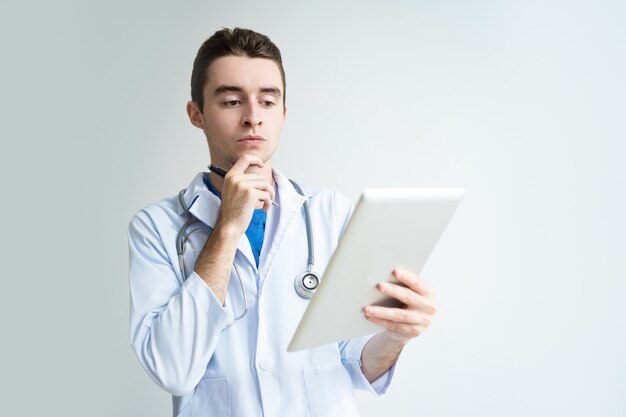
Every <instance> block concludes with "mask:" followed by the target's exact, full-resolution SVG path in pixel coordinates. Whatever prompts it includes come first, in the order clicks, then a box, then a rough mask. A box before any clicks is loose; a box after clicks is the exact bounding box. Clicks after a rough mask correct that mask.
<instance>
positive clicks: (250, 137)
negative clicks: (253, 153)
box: [239, 135, 265, 143]
mask: <svg viewBox="0 0 626 417" xmlns="http://www.w3.org/2000/svg"><path fill="white" fill-rule="evenodd" d="M239 142H245V143H260V142H265V138H263V137H262V136H258V135H248V136H243V137H241V138H240V139H239Z"/></svg>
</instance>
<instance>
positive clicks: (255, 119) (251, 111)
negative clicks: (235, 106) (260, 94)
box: [241, 102, 263, 127]
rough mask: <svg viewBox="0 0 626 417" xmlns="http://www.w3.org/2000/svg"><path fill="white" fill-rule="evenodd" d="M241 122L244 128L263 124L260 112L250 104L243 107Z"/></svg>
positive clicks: (253, 104)
mask: <svg viewBox="0 0 626 417" xmlns="http://www.w3.org/2000/svg"><path fill="white" fill-rule="evenodd" d="M241 122H242V124H243V125H244V126H246V127H256V126H261V125H262V124H263V120H262V119H261V112H259V109H258V108H257V106H256V103H254V102H250V103H248V104H247V105H246V106H245V109H244V112H243V115H242V118H241Z"/></svg>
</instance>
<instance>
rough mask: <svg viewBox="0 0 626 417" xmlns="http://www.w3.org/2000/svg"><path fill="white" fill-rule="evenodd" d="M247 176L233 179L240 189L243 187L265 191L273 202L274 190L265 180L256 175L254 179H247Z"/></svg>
mask: <svg viewBox="0 0 626 417" xmlns="http://www.w3.org/2000/svg"><path fill="white" fill-rule="evenodd" d="M248 175H249V174H244V175H243V176H241V177H234V178H235V181H236V182H237V183H238V184H240V186H241V187H242V188H243V187H247V188H255V189H257V190H260V191H265V192H266V193H268V194H269V195H270V199H271V201H274V198H275V196H276V192H275V190H274V187H273V186H272V185H271V184H269V183H268V182H267V181H266V180H265V177H264V176H256V175H255V176H254V177H248ZM271 201H270V203H271Z"/></svg>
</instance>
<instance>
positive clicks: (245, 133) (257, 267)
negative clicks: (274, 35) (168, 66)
mask: <svg viewBox="0 0 626 417" xmlns="http://www.w3.org/2000/svg"><path fill="white" fill-rule="evenodd" d="M285 91H286V83H285V75H284V70H283V66H282V60H281V55H280V52H279V50H278V48H277V47H276V46H275V45H274V44H273V43H272V42H271V41H270V40H269V38H267V37H266V36H264V35H261V34H259V33H256V32H253V31H250V30H245V29H239V28H237V29H234V30H229V29H224V30H220V31H218V32H216V33H215V34H214V35H213V36H212V37H210V38H209V39H207V40H206V41H205V42H204V44H203V45H202V46H201V48H200V50H199V51H198V55H197V57H196V59H195V62H194V67H193V71H192V82H191V96H192V100H191V101H190V102H188V103H187V113H188V115H189V119H190V121H191V123H192V124H193V125H194V126H196V127H198V128H200V129H202V130H203V132H204V134H205V135H206V138H207V141H208V145H209V151H210V154H211V164H212V165H213V166H216V167H219V168H221V169H223V170H224V171H227V173H226V174H225V176H224V177H222V176H220V175H219V171H220V170H219V169H212V170H211V172H210V173H199V174H198V175H197V176H196V178H195V179H194V180H193V181H192V183H191V184H190V186H189V187H188V188H187V189H186V190H184V191H183V192H181V193H180V195H179V196H178V197H171V198H167V199H164V200H161V201H159V202H157V203H155V204H152V205H149V206H148V207H146V208H145V209H143V210H141V211H139V212H138V213H137V214H136V215H135V216H134V217H133V219H132V220H131V222H130V225H129V247H130V289H131V304H132V305H131V329H130V339H131V344H132V347H133V349H134V351H135V353H136V355H137V357H138V359H139V361H140V362H141V364H142V366H143V367H144V369H145V370H146V372H147V373H148V375H150V377H151V378H152V379H153V380H154V381H155V382H156V383H157V384H158V385H159V386H161V387H162V388H164V389H165V390H167V391H168V392H170V393H171V394H172V395H173V407H174V415H178V416H196V415H212V416H213V415H215V416H222V415H224V416H226V415H229V416H230V415H232V416H259V415H265V416H342V417H344V416H354V415H358V412H357V409H356V405H355V400H354V392H353V390H354V388H357V389H365V390H369V391H371V392H373V393H375V394H378V395H380V394H382V393H384V392H385V390H386V389H387V387H388V386H389V383H390V381H391V378H392V375H393V371H394V367H395V363H396V360H397V358H398V355H399V354H400V352H401V350H402V348H403V346H404V345H405V344H406V343H407V342H408V341H409V339H411V338H412V337H415V336H417V335H419V334H420V332H422V331H423V330H424V329H425V328H426V327H428V326H429V325H430V323H431V320H432V317H433V315H434V313H435V307H434V300H433V294H432V290H431V289H430V288H429V287H428V286H426V285H425V284H424V283H423V282H422V281H420V280H419V278H418V277H417V276H416V275H415V274H414V273H412V272H409V271H400V270H394V271H393V273H394V275H395V276H396V277H397V279H398V280H400V281H401V282H402V283H404V284H406V287H405V286H400V285H395V284H391V283H380V284H379V286H378V288H379V290H380V291H381V292H382V293H383V294H385V295H388V296H391V297H394V298H396V299H398V300H400V301H401V302H402V303H403V304H405V305H406V307H405V308H384V307H377V306H367V307H365V308H364V315H365V317H366V318H367V319H368V320H371V321H372V322H374V323H376V324H379V325H380V326H382V327H383V328H384V330H383V331H381V332H380V333H378V334H376V335H374V336H368V337H363V338H358V339H352V340H346V341H342V342H339V343H336V344H329V345H325V346H321V347H318V348H314V349H307V350H303V351H298V352H291V353H288V352H287V351H286V347H287V344H288V342H289V340H290V338H291V336H292V335H293V332H294V330H295V328H296V327H297V324H298V322H299V320H300V318H301V316H302V314H303V312H304V310H305V308H306V306H307V303H308V299H307V298H305V297H302V296H301V295H300V294H298V293H297V292H296V291H294V278H296V277H297V276H301V274H302V272H303V271H304V270H305V268H306V265H307V253H308V252H307V250H308V246H307V232H306V219H307V217H306V216H305V212H304V210H303V204H304V202H305V201H307V203H308V205H309V209H310V218H309V221H310V222H311V224H312V228H313V230H314V231H315V240H314V242H313V244H314V250H315V255H316V264H315V266H316V269H317V272H323V270H324V268H325V267H326V264H327V262H328V260H329V258H330V256H331V255H332V252H333V250H334V249H335V247H336V245H337V243H338V240H339V238H340V236H341V233H342V232H343V230H344V227H345V225H346V223H347V221H348V219H349V216H350V213H351V210H352V206H351V203H350V202H349V201H348V200H347V199H346V198H345V197H343V196H341V195H340V194H338V193H336V192H333V191H330V190H316V189H312V188H308V187H302V189H301V190H298V186H297V185H293V184H292V183H291V182H290V181H289V180H288V179H287V178H286V177H285V176H284V175H283V174H282V173H281V172H279V171H278V170H276V169H273V167H272V154H273V152H274V150H275V149H276V146H277V145H278V141H279V137H280V132H281V129H282V127H283V124H284V121H285V117H286V114H287V109H286V107H285V102H286V101H285ZM181 253H182V254H181ZM383 278H384V277H381V279H383Z"/></svg>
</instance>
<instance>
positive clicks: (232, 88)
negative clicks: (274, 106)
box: [213, 85, 282, 97]
mask: <svg viewBox="0 0 626 417" xmlns="http://www.w3.org/2000/svg"><path fill="white" fill-rule="evenodd" d="M227 92H231V93H243V88H241V87H238V86H236V85H220V86H219V87H217V88H216V89H215V91H213V95H214V96H219V95H220V94H224V93H227ZM259 92H261V93H266V94H271V95H273V96H276V97H281V96H282V93H281V92H280V89H279V88H276V87H261V88H260V89H259Z"/></svg>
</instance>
